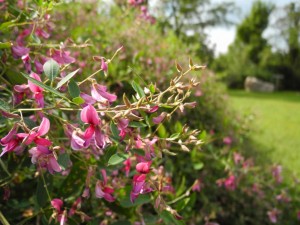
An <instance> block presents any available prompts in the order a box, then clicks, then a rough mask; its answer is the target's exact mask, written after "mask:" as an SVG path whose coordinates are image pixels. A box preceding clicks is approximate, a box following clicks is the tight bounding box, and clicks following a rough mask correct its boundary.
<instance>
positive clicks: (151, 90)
mask: <svg viewBox="0 0 300 225" xmlns="http://www.w3.org/2000/svg"><path fill="white" fill-rule="evenodd" d="M149 90H150V92H151V93H152V94H154V93H155V86H154V84H150V85H149Z"/></svg>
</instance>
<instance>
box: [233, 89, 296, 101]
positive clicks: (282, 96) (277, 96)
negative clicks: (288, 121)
mask: <svg viewBox="0 0 300 225" xmlns="http://www.w3.org/2000/svg"><path fill="white" fill-rule="evenodd" d="M228 92H229V95H230V96H233V97H237V98H254V99H260V100H275V101H290V102H299V103H300V92H274V93H256V92H255V93H254V92H246V91H244V90H229V91H228Z"/></svg>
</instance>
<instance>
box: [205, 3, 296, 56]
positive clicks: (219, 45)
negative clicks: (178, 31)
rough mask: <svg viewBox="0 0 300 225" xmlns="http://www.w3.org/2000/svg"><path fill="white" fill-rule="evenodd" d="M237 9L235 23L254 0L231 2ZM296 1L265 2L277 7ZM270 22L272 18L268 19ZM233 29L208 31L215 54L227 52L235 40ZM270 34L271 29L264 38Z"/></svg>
mask: <svg viewBox="0 0 300 225" xmlns="http://www.w3.org/2000/svg"><path fill="white" fill-rule="evenodd" d="M232 1H233V2H234V3H235V4H236V6H237V7H239V8H240V13H239V15H238V16H237V22H239V21H242V20H243V18H244V17H245V16H246V15H247V14H248V13H249V12H250V10H251V6H252V3H253V2H254V1H255V0H232ZM295 1H296V0H269V1H267V2H270V3H273V4H275V5H276V6H278V7H281V6H284V5H286V4H288V3H290V2H295ZM211 2H212V3H220V2H224V0H211ZM270 20H272V18H270ZM235 32H236V30H235V27H216V28H212V29H210V30H208V35H209V41H210V46H215V54H216V55H219V54H220V53H225V52H227V49H228V46H229V45H230V44H231V43H232V42H233V40H234V38H235ZM271 33H272V29H269V30H267V31H266V32H265V36H266V37H268V35H269V34H271Z"/></svg>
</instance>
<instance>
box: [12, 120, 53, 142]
mask: <svg viewBox="0 0 300 225" xmlns="http://www.w3.org/2000/svg"><path fill="white" fill-rule="evenodd" d="M49 129H50V121H49V120H48V119H47V118H46V117H43V119H42V122H41V124H40V126H39V127H35V128H33V129H32V131H31V132H30V133H29V134H27V133H19V134H17V136H18V137H19V138H23V139H24V140H23V142H24V143H25V144H26V145H30V144H31V143H32V142H35V143H36V144H37V145H42V146H50V145H51V144H52V143H51V141H49V140H48V139H45V138H41V136H44V135H46V134H47V133H48V131H49ZM35 130H37V131H35Z"/></svg>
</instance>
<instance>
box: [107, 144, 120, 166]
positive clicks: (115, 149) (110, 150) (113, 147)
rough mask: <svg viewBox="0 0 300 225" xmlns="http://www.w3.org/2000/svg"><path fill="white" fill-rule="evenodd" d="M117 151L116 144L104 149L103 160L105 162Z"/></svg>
mask: <svg viewBox="0 0 300 225" xmlns="http://www.w3.org/2000/svg"><path fill="white" fill-rule="evenodd" d="M116 153H117V146H111V147H109V148H107V149H106V150H105V153H104V160H105V162H106V163H107V162H108V160H109V159H110V157H111V156H112V155H114V154H116Z"/></svg>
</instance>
